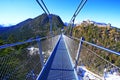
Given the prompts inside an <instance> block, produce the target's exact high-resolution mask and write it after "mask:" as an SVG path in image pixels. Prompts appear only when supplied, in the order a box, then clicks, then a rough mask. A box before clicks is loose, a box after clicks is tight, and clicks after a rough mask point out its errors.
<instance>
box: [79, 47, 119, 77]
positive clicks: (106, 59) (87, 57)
mask: <svg viewBox="0 0 120 80" xmlns="http://www.w3.org/2000/svg"><path fill="white" fill-rule="evenodd" d="M111 55H113V54H111V53H108V52H106V51H103V50H100V49H98V48H95V47H92V46H84V45H83V46H82V49H81V52H80V59H79V65H84V66H86V68H87V69H88V70H90V71H91V72H93V73H95V74H97V75H98V76H100V77H103V76H105V73H112V74H113V73H114V72H117V73H118V74H119V72H120V67H119V66H116V65H115V61H114V57H112V56H111ZM114 56H116V55H114ZM116 57H120V56H116Z"/></svg>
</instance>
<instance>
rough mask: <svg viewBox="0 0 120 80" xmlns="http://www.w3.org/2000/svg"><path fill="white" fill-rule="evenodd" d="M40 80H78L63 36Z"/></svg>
mask: <svg viewBox="0 0 120 80" xmlns="http://www.w3.org/2000/svg"><path fill="white" fill-rule="evenodd" d="M38 80H77V77H76V73H75V71H74V68H73V66H72V61H71V60H70V56H69V53H68V51H67V48H66V45H65V42H64V39H63V36H62V35H61V37H60V40H59V41H58V43H57V45H56V47H55V49H54V50H53V52H52V54H51V56H50V58H49V60H48V61H47V63H46V65H45V66H44V68H43V70H42V71H41V73H40V75H39V77H38Z"/></svg>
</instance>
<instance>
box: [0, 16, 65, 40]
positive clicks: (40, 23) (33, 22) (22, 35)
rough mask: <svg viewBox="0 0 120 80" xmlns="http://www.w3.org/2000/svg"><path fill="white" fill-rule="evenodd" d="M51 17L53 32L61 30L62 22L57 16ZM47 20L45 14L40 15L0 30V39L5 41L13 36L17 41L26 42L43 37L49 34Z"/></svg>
mask: <svg viewBox="0 0 120 80" xmlns="http://www.w3.org/2000/svg"><path fill="white" fill-rule="evenodd" d="M51 15H52V25H53V30H55V29H57V28H62V27H63V26H64V23H63V21H62V20H61V18H60V17H59V16H57V15H54V14H51ZM49 29H50V26H49V18H48V16H47V15H46V14H41V15H39V16H37V17H36V18H34V19H31V18H29V19H27V20H25V21H22V22H20V23H18V24H16V25H14V26H11V27H4V28H0V33H1V34H0V37H2V38H3V39H5V40H6V39H7V38H8V37H9V36H10V35H14V37H15V38H16V39H17V40H24V39H25V40H26V39H29V38H31V37H36V36H37V35H39V36H45V35H48V34H49Z"/></svg>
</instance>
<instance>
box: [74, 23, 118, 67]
mask: <svg viewBox="0 0 120 80" xmlns="http://www.w3.org/2000/svg"><path fill="white" fill-rule="evenodd" d="M73 36H75V37H77V38H80V37H84V38H85V40H86V41H88V42H91V43H94V44H97V45H99V46H103V47H105V48H109V49H111V50H114V51H117V52H120V29H118V28H114V27H111V26H106V27H101V26H97V25H94V24H87V25H85V24H81V25H78V26H76V27H74V28H73ZM89 48H91V47H89ZM91 49H92V50H94V48H91ZM94 51H95V52H97V53H98V54H99V55H102V56H103V57H104V58H106V59H107V60H109V61H111V62H112V63H115V64H116V65H117V66H120V57H119V56H116V55H114V54H107V53H103V54H101V50H94Z"/></svg>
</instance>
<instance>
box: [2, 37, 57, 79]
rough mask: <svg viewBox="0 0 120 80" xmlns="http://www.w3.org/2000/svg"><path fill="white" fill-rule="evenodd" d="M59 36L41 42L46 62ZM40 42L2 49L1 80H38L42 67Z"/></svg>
mask: <svg viewBox="0 0 120 80" xmlns="http://www.w3.org/2000/svg"><path fill="white" fill-rule="evenodd" d="M58 38H59V36H55V37H53V38H46V39H42V40H41V46H42V54H43V56H44V62H45V61H46V60H47V58H48V57H49V55H50V52H51V51H52V49H53V48H54V46H55V43H56V42H57V40H58ZM40 62H41V61H40V53H39V48H38V42H37V41H33V42H30V43H25V44H22V45H17V46H13V47H8V48H5V49H0V80H36V78H37V76H38V75H39V73H40V71H41V69H42V66H41V63H40Z"/></svg>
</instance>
